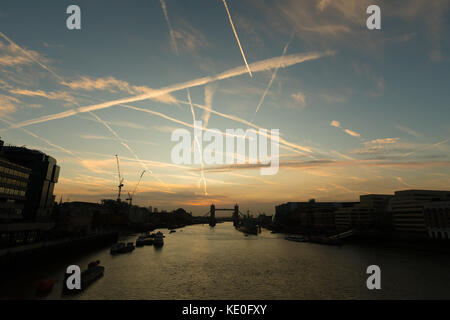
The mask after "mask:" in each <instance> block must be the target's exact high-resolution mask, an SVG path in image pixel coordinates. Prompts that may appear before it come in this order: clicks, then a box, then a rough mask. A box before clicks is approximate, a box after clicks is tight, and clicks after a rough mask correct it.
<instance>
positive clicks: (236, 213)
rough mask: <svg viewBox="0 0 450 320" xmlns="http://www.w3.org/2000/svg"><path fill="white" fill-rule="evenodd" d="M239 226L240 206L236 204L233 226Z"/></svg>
mask: <svg viewBox="0 0 450 320" xmlns="http://www.w3.org/2000/svg"><path fill="white" fill-rule="evenodd" d="M238 224H239V206H238V204H237V203H236V204H235V205H234V211H233V226H235V227H236V226H238Z"/></svg>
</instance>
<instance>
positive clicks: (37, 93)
mask: <svg viewBox="0 0 450 320" xmlns="http://www.w3.org/2000/svg"><path fill="white" fill-rule="evenodd" d="M9 92H10V93H12V94H16V95H22V96H28V97H42V98H46V99H49V100H62V101H67V102H69V103H72V104H77V103H76V101H75V99H74V98H73V97H72V96H71V95H70V94H69V93H67V92H64V91H59V92H46V91H43V90H28V89H11V90H9Z"/></svg>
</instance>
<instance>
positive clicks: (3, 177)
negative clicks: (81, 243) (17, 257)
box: [0, 141, 59, 247]
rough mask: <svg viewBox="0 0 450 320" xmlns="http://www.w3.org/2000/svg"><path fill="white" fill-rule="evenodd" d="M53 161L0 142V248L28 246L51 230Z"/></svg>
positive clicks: (55, 175) (56, 171) (55, 171)
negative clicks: (27, 244)
mask: <svg viewBox="0 0 450 320" xmlns="http://www.w3.org/2000/svg"><path fill="white" fill-rule="evenodd" d="M58 176H59V167H58V166H57V165H56V160H55V159H54V158H52V157H50V156H48V155H45V154H44V153H42V152H40V151H36V150H29V149H27V148H23V147H13V146H4V144H3V141H0V246H1V247H10V246H16V245H22V244H26V243H32V242H35V241H38V240H39V239H41V238H42V235H43V233H44V232H45V231H48V230H50V229H52V228H53V227H54V225H55V224H54V221H53V217H52V209H53V204H54V196H53V188H54V185H55V183H56V182H57V181H58Z"/></svg>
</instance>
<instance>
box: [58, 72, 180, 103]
mask: <svg viewBox="0 0 450 320" xmlns="http://www.w3.org/2000/svg"><path fill="white" fill-rule="evenodd" d="M62 84H63V85H65V86H67V87H69V88H71V89H72V90H86V91H93V90H104V91H108V92H111V93H117V92H118V91H119V92H126V93H129V94H152V93H154V92H155V91H156V90H154V89H151V88H148V87H146V86H136V85H130V84H129V83H128V82H126V81H123V80H118V79H116V78H114V77H104V78H97V79H92V78H89V77H86V76H83V77H81V78H80V79H79V80H76V81H70V82H65V81H64V82H63V83H62ZM152 99H153V100H155V101H158V102H162V103H166V104H177V102H176V98H174V97H173V96H172V95H170V94H163V95H157V96H155V97H153V98H152Z"/></svg>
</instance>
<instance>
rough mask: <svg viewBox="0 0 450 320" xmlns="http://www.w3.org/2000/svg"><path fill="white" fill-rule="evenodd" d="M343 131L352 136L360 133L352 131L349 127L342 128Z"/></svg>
mask: <svg viewBox="0 0 450 320" xmlns="http://www.w3.org/2000/svg"><path fill="white" fill-rule="evenodd" d="M344 132H345V133H347V134H349V135H351V136H353V137H360V136H361V135H360V134H359V133H358V132H355V131H352V130H350V129H344Z"/></svg>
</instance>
